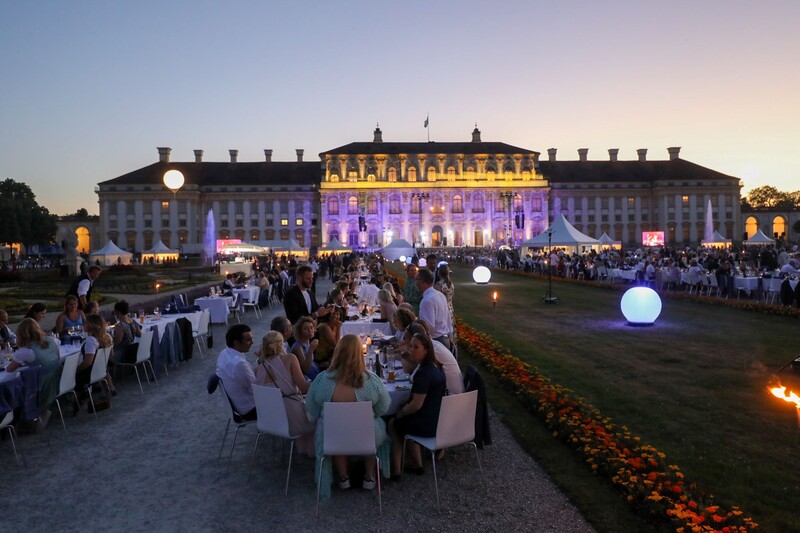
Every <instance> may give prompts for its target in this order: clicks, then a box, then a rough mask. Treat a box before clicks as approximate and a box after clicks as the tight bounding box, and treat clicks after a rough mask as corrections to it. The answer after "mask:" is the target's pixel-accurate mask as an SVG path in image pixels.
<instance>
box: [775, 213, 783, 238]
mask: <svg viewBox="0 0 800 533" xmlns="http://www.w3.org/2000/svg"><path fill="white" fill-rule="evenodd" d="M785 233H786V219H784V218H783V217H780V216H778V217H775V218H774V219H772V234H773V237H775V238H776V239H777V238H780V237H784V236H785Z"/></svg>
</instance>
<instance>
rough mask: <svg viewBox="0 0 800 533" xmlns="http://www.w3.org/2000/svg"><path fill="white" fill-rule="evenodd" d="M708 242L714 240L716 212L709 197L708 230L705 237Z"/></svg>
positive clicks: (707, 209)
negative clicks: (713, 211) (712, 209)
mask: <svg viewBox="0 0 800 533" xmlns="http://www.w3.org/2000/svg"><path fill="white" fill-rule="evenodd" d="M703 240H705V241H706V242H713V241H714V214H713V213H712V212H711V199H710V198H709V199H708V207H706V230H705V236H704V239H703Z"/></svg>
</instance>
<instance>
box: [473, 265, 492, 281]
mask: <svg viewBox="0 0 800 533" xmlns="http://www.w3.org/2000/svg"><path fill="white" fill-rule="evenodd" d="M472 279H473V280H475V283H477V284H478V285H486V284H487V283H489V280H490V279H492V271H491V270H489V269H488V268H486V267H485V266H479V267H476V268H475V270H473V271H472Z"/></svg>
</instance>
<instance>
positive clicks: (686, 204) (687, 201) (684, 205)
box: [681, 194, 689, 241]
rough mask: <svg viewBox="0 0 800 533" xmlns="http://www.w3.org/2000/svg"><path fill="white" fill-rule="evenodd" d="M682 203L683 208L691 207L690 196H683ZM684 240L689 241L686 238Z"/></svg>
mask: <svg viewBox="0 0 800 533" xmlns="http://www.w3.org/2000/svg"><path fill="white" fill-rule="evenodd" d="M681 203H682V204H683V207H688V206H689V196H687V195H685V194H684V195H683V196H681ZM683 240H685V241H688V240H689V237H685V238H684V239H683Z"/></svg>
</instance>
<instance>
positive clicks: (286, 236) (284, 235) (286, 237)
mask: <svg viewBox="0 0 800 533" xmlns="http://www.w3.org/2000/svg"><path fill="white" fill-rule="evenodd" d="M289 235H291V232H290V231H289V230H288V229H286V228H284V229H282V230H281V240H282V241H288V240H289Z"/></svg>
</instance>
